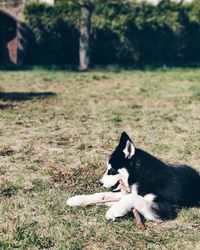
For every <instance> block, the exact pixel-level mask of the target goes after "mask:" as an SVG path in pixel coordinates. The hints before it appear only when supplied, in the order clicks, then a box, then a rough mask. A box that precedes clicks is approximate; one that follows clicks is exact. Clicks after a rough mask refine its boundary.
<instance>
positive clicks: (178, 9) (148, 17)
mask: <svg viewBox="0 0 200 250" xmlns="http://www.w3.org/2000/svg"><path fill="white" fill-rule="evenodd" d="M89 2H90V3H92V5H93V8H92V9H93V12H92V20H91V51H90V54H91V64H92V65H96V64H127V65H130V64H135V63H163V64H164V63H184V62H198V61H199V59H200V3H199V1H198V0H194V1H193V2H192V3H188V4H178V3H174V2H171V1H169V0H163V1H161V2H160V3H159V4H158V5H156V6H154V5H150V4H147V3H144V2H143V3H138V2H136V1H124V0H118V1H113V0H101V1H95V0H92V1H89ZM24 16H25V20H26V23H27V26H28V29H29V37H27V53H26V58H25V62H26V63H27V64H47V65H48V64H58V65H62V64H70V65H77V64H78V53H79V23H80V5H79V1H72V0H60V1H58V2H57V4H56V5H54V6H49V5H45V4H38V3H32V4H29V5H27V6H26V7H25V10H24ZM30 52H31V53H30Z"/></svg>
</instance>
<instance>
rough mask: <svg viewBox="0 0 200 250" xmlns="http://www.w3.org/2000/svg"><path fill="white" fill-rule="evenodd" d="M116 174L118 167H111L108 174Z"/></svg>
mask: <svg viewBox="0 0 200 250" xmlns="http://www.w3.org/2000/svg"><path fill="white" fill-rule="evenodd" d="M115 174H118V172H117V170H116V169H114V168H111V169H109V170H108V175H115Z"/></svg>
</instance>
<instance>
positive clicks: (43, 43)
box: [24, 3, 79, 65]
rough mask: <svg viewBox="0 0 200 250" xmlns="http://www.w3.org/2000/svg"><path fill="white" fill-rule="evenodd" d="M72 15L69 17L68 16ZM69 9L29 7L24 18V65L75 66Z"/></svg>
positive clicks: (75, 35)
mask: <svg viewBox="0 0 200 250" xmlns="http://www.w3.org/2000/svg"><path fill="white" fill-rule="evenodd" d="M72 13H73V15H72ZM75 13H77V11H75V10H74V9H73V6H69V5H62V6H59V5H58V6H49V5H45V4H36V3H33V4H31V5H28V6H27V7H26V8H25V11H24V15H25V19H26V21H27V26H28V28H29V30H30V32H29V37H28V41H27V44H28V45H27V51H26V60H25V61H26V63H28V64H46V65H48V64H58V65H62V64H77V63H78V48H79V43H78V39H79V32H78V28H77V25H75V20H77V19H78V17H76V16H75Z"/></svg>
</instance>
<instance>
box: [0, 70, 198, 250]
mask: <svg viewBox="0 0 200 250" xmlns="http://www.w3.org/2000/svg"><path fill="white" fill-rule="evenodd" d="M124 130H125V131H127V132H128V133H129V135H130V136H131V137H132V139H133V141H134V143H135V145H136V146H137V147H141V148H143V149H145V150H146V151H148V152H150V153H152V154H154V155H156V156H157V157H159V158H161V159H162V160H165V161H167V162H182V163H187V164H189V165H191V166H193V167H194V168H196V169H197V170H200V161H199V152H200V69H189V68H188V69H181V68H179V69H158V70H144V71H140V70H132V71H128V70H112V69H110V70H107V71H103V70H94V71H91V72H88V73H76V72H65V71H47V70H41V69H35V70H33V71H16V72H12V71H8V72H7V71H2V72H0V135H1V137H0V138H1V140H0V249H31V250H32V249H45V248H46V249H60V250H61V249H70V250H73V249H74V250H77V249H88V250H92V249H95V250H96V249H113V250H114V249H127V250H128V249H170V250H172V249H186V250H188V249H193V250H194V249H196V250H197V249H200V211H199V209H197V208H191V209H188V210H186V209H183V210H181V211H180V213H179V215H178V217H177V218H176V219H175V220H173V221H169V222H165V223H156V222H147V223H146V225H147V228H148V229H147V230H146V231H145V232H142V231H139V230H138V228H137V227H136V224H135V221H134V219H133V218H132V217H126V218H124V219H120V220H118V221H116V222H114V223H113V222H107V221H106V219H105V212H106V208H105V207H98V206H93V207H88V208H76V207H75V208H70V207H68V206H67V205H66V200H67V198H69V197H70V196H72V195H75V194H82V193H88V194H89V193H92V192H95V191H102V190H104V189H103V188H99V187H98V185H97V181H98V180H99V178H100V176H101V175H102V174H103V172H104V170H105V159H106V155H108V154H109V153H110V152H111V151H112V150H113V149H114V147H115V146H116V144H117V140H118V138H119V136H120V133H121V132H122V131H124Z"/></svg>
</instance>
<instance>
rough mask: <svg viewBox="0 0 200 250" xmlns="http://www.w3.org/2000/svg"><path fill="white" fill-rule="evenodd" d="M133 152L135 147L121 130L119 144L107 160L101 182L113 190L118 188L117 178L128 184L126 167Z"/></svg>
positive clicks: (127, 167)
mask: <svg viewBox="0 0 200 250" xmlns="http://www.w3.org/2000/svg"><path fill="white" fill-rule="evenodd" d="M134 154H135V147H134V144H133V142H132V141H131V139H130V138H129V136H128V135H127V134H126V133H125V132H123V133H122V134H121V137H120V140H119V144H118V146H117V147H116V149H115V150H114V152H113V153H112V154H111V155H110V157H109V159H108V161H107V170H106V173H105V174H104V175H103V177H102V179H101V180H100V182H101V184H102V185H103V186H104V187H106V188H111V189H112V190H113V191H117V190H119V189H120V187H119V180H122V181H123V182H124V183H125V185H127V186H128V177H129V173H128V169H129V166H130V164H131V160H132V158H133V157H134Z"/></svg>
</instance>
